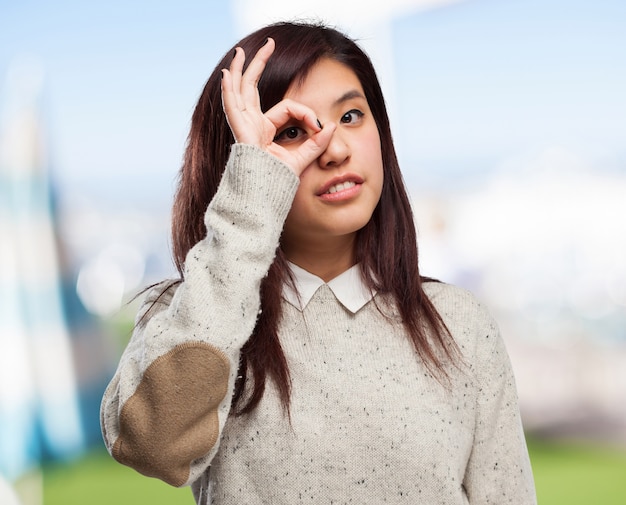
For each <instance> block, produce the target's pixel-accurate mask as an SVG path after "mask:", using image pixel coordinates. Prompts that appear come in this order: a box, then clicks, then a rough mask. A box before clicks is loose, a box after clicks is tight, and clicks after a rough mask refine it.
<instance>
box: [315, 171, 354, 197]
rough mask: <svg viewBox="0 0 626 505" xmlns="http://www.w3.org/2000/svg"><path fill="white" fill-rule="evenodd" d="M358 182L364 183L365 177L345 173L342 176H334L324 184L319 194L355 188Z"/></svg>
mask: <svg viewBox="0 0 626 505" xmlns="http://www.w3.org/2000/svg"><path fill="white" fill-rule="evenodd" d="M357 184H363V178H362V177H359V176H357V175H343V176H340V177H334V178H333V179H331V180H330V181H328V182H326V184H324V186H322V188H321V189H320V190H319V191H318V192H317V194H318V196H321V195H329V194H333V193H337V192H338V191H343V190H346V189H350V188H353V187H354V186H356V185H357Z"/></svg>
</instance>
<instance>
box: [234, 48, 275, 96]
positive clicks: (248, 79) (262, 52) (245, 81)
mask: <svg viewBox="0 0 626 505" xmlns="http://www.w3.org/2000/svg"><path fill="white" fill-rule="evenodd" d="M274 48H275V43H274V39H271V38H268V39H266V41H265V43H264V44H263V45H262V46H261V47H260V48H259V50H258V51H257V53H256V54H255V55H254V58H252V61H251V62H250V64H249V65H248V68H247V69H246V71H245V72H244V74H243V76H242V79H241V94H242V98H243V101H244V103H245V105H246V106H252V107H255V106H258V105H259V103H260V100H259V92H258V89H257V86H258V84H259V80H260V79H261V75H262V74H263V71H264V70H265V67H266V65H267V62H268V61H269V59H270V57H271V56H272V53H273V52H274Z"/></svg>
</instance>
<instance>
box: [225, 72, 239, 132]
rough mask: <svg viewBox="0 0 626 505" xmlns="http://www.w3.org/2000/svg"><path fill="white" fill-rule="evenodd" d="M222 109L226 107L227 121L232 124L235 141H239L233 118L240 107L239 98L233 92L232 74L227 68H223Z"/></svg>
mask: <svg viewBox="0 0 626 505" xmlns="http://www.w3.org/2000/svg"><path fill="white" fill-rule="evenodd" d="M222 109H224V114H225V116H226V121H227V122H228V125H229V126H230V129H231V131H232V132H233V135H234V136H235V141H237V135H236V134H235V131H234V129H233V120H234V117H235V116H236V113H237V112H238V110H239V109H238V107H237V100H236V98H235V94H234V92H233V78H232V74H231V73H230V71H229V70H226V69H225V68H224V69H222ZM235 123H236V120H235Z"/></svg>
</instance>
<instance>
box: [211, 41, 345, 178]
mask: <svg viewBox="0 0 626 505" xmlns="http://www.w3.org/2000/svg"><path fill="white" fill-rule="evenodd" d="M274 47H275V46H274V40H273V39H268V40H267V42H266V43H265V45H263V46H262V47H261V48H260V49H259V50H258V51H257V53H256V55H255V56H254V58H253V59H252V61H251V62H250V64H249V65H248V68H247V69H246V71H245V72H243V74H242V70H243V64H244V62H245V58H246V57H245V54H244V51H243V49H242V48H240V47H238V48H236V49H235V57H234V58H233V61H232V62H231V64H230V68H229V69H223V70H222V106H223V107H224V112H225V114H226V119H227V121H228V125H229V126H230V129H231V131H232V132H233V135H234V137H235V141H236V142H240V143H243V144H251V145H254V146H257V147H260V148H261V149H264V150H265V151H267V152H269V153H270V154H272V155H274V156H276V157H277V158H279V159H280V160H282V161H283V162H284V163H286V164H287V165H289V166H290V167H291V169H292V170H293V171H294V172H295V173H296V175H300V174H301V173H302V172H303V171H304V169H305V168H306V167H307V166H309V165H310V164H311V163H312V162H313V161H314V160H316V159H317V158H318V157H319V156H320V155H321V154H322V153H323V152H324V151H325V149H326V147H327V146H328V144H329V142H330V139H331V137H332V134H333V132H334V130H335V128H336V126H335V125H334V124H332V123H330V122H329V123H328V124H327V125H325V126H324V128H321V127H320V126H319V123H318V120H317V117H316V115H315V113H314V112H313V111H312V110H311V109H310V108H309V107H306V106H305V105H303V104H300V103H298V102H294V101H293V100H289V99H285V100H282V101H281V102H279V103H277V104H276V105H275V106H274V107H272V108H271V109H270V110H268V111H267V112H266V113H265V114H263V112H262V111H261V101H260V98H259V91H258V88H257V85H258V82H259V79H260V78H261V75H262V73H263V70H264V69H265V65H266V64H267V62H268V60H269V58H270V56H271V55H272V53H273V52H274ZM290 120H296V121H298V122H300V123H302V125H303V128H305V129H307V130H309V131H310V132H312V134H311V135H309V136H308V138H307V139H306V140H305V141H303V142H302V143H300V144H298V145H297V146H293V147H292V146H290V147H289V148H288V149H287V148H285V147H282V146H281V145H279V144H277V143H276V142H274V138H275V137H276V130H277V128H280V127H282V126H284V125H285V124H287V123H288V122H289V121H290Z"/></svg>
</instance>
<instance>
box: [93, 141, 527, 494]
mask: <svg viewBox="0 0 626 505" xmlns="http://www.w3.org/2000/svg"><path fill="white" fill-rule="evenodd" d="M297 186H298V179H297V177H296V176H295V175H294V174H293V173H292V172H291V170H290V169H289V168H288V167H287V166H285V165H283V164H282V163H281V162H280V161H279V160H278V159H276V158H273V157H272V156H270V155H268V154H266V153H263V152H262V151H260V150H258V149H256V148H254V147H252V146H246V145H234V146H233V149H232V153H231V158H230V160H229V163H228V166H227V168H226V172H225V175H224V177H223V179H222V183H221V185H220V188H219V190H218V192H217V194H216V196H215V198H214V199H213V201H212V202H211V204H210V205H209V208H208V210H207V213H206V216H205V222H206V225H207V230H209V231H208V235H207V238H206V239H204V240H202V241H201V242H199V243H198V244H197V245H196V246H195V247H194V248H192V249H191V251H190V252H189V254H188V256H187V260H186V263H185V281H184V282H183V283H180V284H178V285H176V286H174V287H171V288H170V289H168V290H167V291H166V292H165V293H164V294H162V296H159V295H160V294H161V293H162V292H163V289H164V285H160V286H157V287H156V288H154V289H153V290H151V291H150V292H149V293H148V294H147V296H146V300H145V303H144V305H143V307H142V309H141V310H140V312H139V314H138V318H137V321H138V323H137V327H136V330H135V332H134V334H133V337H132V339H131V341H130V343H129V345H128V347H127V349H126V351H125V352H124V354H123V356H122V358H121V360H120V364H119V367H118V369H117V372H116V374H115V376H114V377H113V379H112V381H111V383H110V385H109V387H108V388H107V390H106V392H105V395H104V398H103V402H102V411H101V415H102V419H101V422H102V430H103V434H104V439H105V443H106V445H107V448H108V449H109V451H110V452H111V454H112V455H113V457H114V458H115V459H117V460H118V461H120V462H122V463H124V464H126V465H129V466H131V467H133V468H135V469H136V470H138V471H139V472H141V473H143V474H145V475H149V476H154V477H158V478H160V479H163V480H164V481H166V482H168V483H170V484H172V485H175V486H183V485H192V488H193V492H194V495H195V497H196V500H197V502H198V503H201V504H208V503H213V504H217V505H223V504H249V505H253V504H290V505H291V504H295V503H315V504H331V503H333V504H346V503H355V504H365V503H368V504H380V503H391V504H394V503H403V504H418V503H419V504H427V505H434V504H446V505H452V504H459V505H460V504H467V503H471V504H481V505H482V504H504V503H507V504H534V503H535V494H534V485H533V479H532V473H531V469H530V464H529V460H528V454H527V450H526V445H525V441H524V435H523V432H522V426H521V422H520V416H519V410H518V403H517V397H516V390H515V383H514V379H513V375H512V372H511V366H510V363H509V359H508V356H507V354H506V350H505V348H504V345H503V342H502V340H501V338H500V335H499V333H498V330H497V327H496V325H495V324H494V322H493V320H492V318H491V317H490V316H489V314H488V313H487V312H486V311H485V310H484V308H483V307H481V305H480V304H479V303H478V302H477V301H476V300H475V299H474V298H473V297H472V295H470V294H469V293H467V292H466V291H464V290H461V289H459V288H455V287H452V286H449V285H445V284H436V283H428V284H426V285H425V289H426V292H427V294H428V296H429V297H430V299H431V300H432V301H433V303H434V304H435V306H436V307H437V310H438V311H439V313H440V314H441V316H442V317H443V318H444V320H445V322H446V325H447V326H448V328H449V329H450V331H451V333H452V335H453V337H454V338H455V340H456V342H457V344H458V346H459V348H460V349H461V351H462V353H463V364H462V365H460V366H458V367H451V368H450V369H449V373H450V381H449V382H447V383H446V382H443V381H437V380H436V379H434V378H433V377H432V376H431V375H430V374H429V373H428V371H427V370H426V368H425V366H424V365H423V364H422V363H421V361H420V360H419V358H418V357H417V355H416V353H415V350H414V349H413V347H412V344H411V343H410V342H409V340H408V338H407V336H406V334H405V332H404V329H403V326H402V324H401V319H400V316H399V314H398V313H397V312H396V310H395V307H394V304H393V303H392V302H391V301H390V300H388V299H385V297H383V296H380V295H376V296H375V299H374V300H372V301H370V302H368V303H366V304H365V306H363V307H362V308H360V309H359V310H358V311H357V312H356V313H353V312H351V311H350V310H348V309H346V308H345V307H344V306H343V305H341V304H340V303H339V302H338V301H337V299H336V298H335V296H334V295H333V292H332V291H331V290H330V289H329V288H328V286H327V285H322V286H321V287H320V288H319V289H318V290H317V292H315V294H314V295H313V298H312V299H311V300H310V302H309V303H308V304H307V305H306V307H305V308H304V309H303V310H300V308H299V307H295V306H293V305H291V304H290V303H288V302H287V301H285V302H284V314H283V319H282V322H281V324H280V327H279V336H280V339H281V344H282V346H283V349H284V351H285V354H286V357H287V360H288V363H289V370H290V373H291V378H292V388H293V390H292V396H291V418H290V419H289V418H287V417H286V416H285V414H284V411H283V409H282V406H281V404H280V401H279V399H278V395H277V393H276V390H275V389H274V387H273V384H272V382H271V381H268V384H267V388H266V391H265V394H264V396H263V399H262V400H261V403H260V404H259V406H258V407H257V408H256V410H255V411H254V412H253V413H252V414H250V415H247V416H243V417H234V416H229V411H230V407H231V397H232V392H233V389H234V384H235V379H236V377H237V371H238V363H239V354H240V349H241V347H242V346H243V344H244V343H245V342H246V341H247V340H248V338H249V336H250V335H251V333H252V331H253V328H254V325H255V321H256V318H257V315H258V312H259V310H260V297H259V287H260V283H261V280H262V279H263V277H264V276H265V275H266V273H267V270H268V268H269V266H270V264H271V262H272V261H273V258H274V255H275V251H276V247H277V245H278V241H279V237H280V233H281V230H282V226H283V222H284V220H285V218H286V215H287V213H288V211H289V208H290V205H291V202H292V200H293V197H294V195H295V192H296V189H297ZM379 309H381V310H379ZM381 312H382V313H384V315H383V314H382V313H381Z"/></svg>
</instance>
